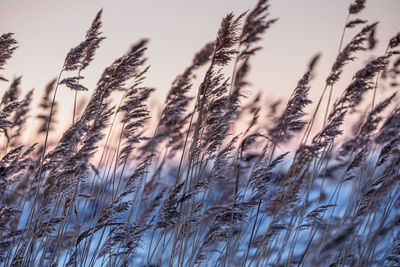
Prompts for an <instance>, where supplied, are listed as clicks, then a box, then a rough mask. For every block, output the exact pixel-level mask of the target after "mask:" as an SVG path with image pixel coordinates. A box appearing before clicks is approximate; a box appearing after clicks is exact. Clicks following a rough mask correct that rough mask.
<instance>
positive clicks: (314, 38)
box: [0, 0, 400, 120]
mask: <svg viewBox="0 0 400 267" xmlns="http://www.w3.org/2000/svg"><path fill="white" fill-rule="evenodd" d="M256 2H257V1H255V0H251V1H250V0H246V1H244V0H225V1H222V0H218V1H215V0H213V1H212V0H202V1H187V0H186V1H183V0H170V1H155V0H148V1H137V0H130V1H127V0H114V1H76V0H72V1H50V0H36V1H28V0H20V1H15V0H3V1H1V4H0V6H1V8H0V29H1V32H2V33H6V32H13V33H14V34H15V36H14V37H15V38H16V39H17V41H18V42H19V48H18V49H17V50H16V51H15V53H14V55H13V57H12V58H11V59H10V60H9V61H8V63H7V65H6V66H5V70H3V71H2V75H3V76H4V77H6V78H8V79H12V77H15V76H19V75H23V78H22V88H23V90H29V89H32V88H36V90H35V96H36V101H37V100H38V98H39V96H40V95H41V93H42V89H43V87H44V86H45V84H46V83H47V82H48V81H49V80H50V79H52V78H54V77H56V76H57V75H58V73H59V71H60V68H61V66H62V63H63V61H64V58H65V55H66V54H67V52H68V51H69V49H70V48H72V47H74V46H76V45H77V44H79V43H80V42H81V41H82V40H83V39H84V35H85V33H86V30H87V29H88V28H89V26H90V24H91V22H92V20H93V18H94V16H95V15H96V13H97V11H98V10H100V9H101V8H103V9H104V10H103V28H102V31H103V36H105V37H106V39H105V40H104V41H103V43H102V44H101V47H100V49H99V50H97V54H96V56H95V60H94V61H93V63H92V64H91V65H90V66H89V67H88V68H87V70H85V71H84V73H83V74H82V75H83V76H85V80H84V81H83V84H84V85H85V86H86V87H88V88H90V89H93V87H94V86H95V84H96V81H97V79H98V78H99V77H100V75H101V73H102V71H103V70H104V68H105V67H106V66H108V65H109V64H110V63H112V61H113V60H114V59H115V58H117V57H119V56H121V55H122V54H123V53H124V52H125V51H126V50H127V49H128V48H129V46H130V45H131V44H132V43H134V42H136V41H137V40H139V39H140V38H149V39H150V44H149V49H148V51H147V58H148V61H147V63H148V64H149V65H151V68H150V71H149V72H148V75H147V77H148V78H147V80H146V82H145V84H146V85H148V86H153V87H155V88H157V93H156V94H155V97H153V100H152V101H153V103H156V102H157V103H161V102H162V101H163V100H164V97H165V94H166V92H167V90H168V89H169V86H170V84H171V82H172V81H173V80H174V78H175V76H176V75H177V74H179V73H181V72H182V71H183V70H184V68H185V67H186V66H187V65H188V64H189V63H190V61H191V59H192V57H193V55H194V53H195V52H197V51H198V50H199V48H201V47H202V46H203V45H204V44H205V43H207V42H209V41H212V40H213V39H214V38H215V36H216V33H217V30H218V28H219V24H220V21H221V19H222V17H224V16H225V15H226V14H227V13H228V12H231V11H232V12H234V13H235V14H240V13H242V12H244V11H246V10H248V9H252V8H253V7H254V5H255V3H256ZM352 2H353V1H347V0H346V1H345V0H335V1H333V0H296V1H295V0H271V1H270V5H271V7H270V14H271V15H270V16H271V18H275V17H276V18H279V21H278V22H277V23H275V24H274V25H273V26H272V27H271V28H270V29H269V30H268V31H267V33H266V34H265V38H264V40H263V41H261V42H260V46H263V47H264V49H263V50H262V51H260V52H259V53H258V55H257V56H256V58H254V59H253V60H252V70H251V75H250V77H249V80H250V81H251V83H252V87H251V88H249V96H252V95H255V92H256V91H259V90H262V91H263V95H264V98H270V99H271V98H273V99H278V98H280V97H283V98H284V99H285V101H286V99H287V98H288V97H289V95H290V94H291V92H292V90H293V88H294V87H295V86H296V83H297V81H298V79H299V78H300V77H301V76H302V74H303V73H304V70H305V68H306V66H307V63H308V61H309V59H310V58H311V57H312V56H313V55H315V54H316V53H318V52H320V53H322V58H321V60H320V63H319V65H318V69H317V70H316V75H317V76H316V78H315V79H314V80H313V83H312V88H311V98H312V99H313V100H314V101H315V100H316V98H317V97H318V96H319V94H320V92H321V90H322V89H323V86H324V81H325V79H326V76H327V75H328V73H329V71H330V68H331V66H332V64H333V62H334V60H335V57H336V55H337V53H338V46H339V41H340V36H341V33H342V30H343V26H344V24H345V20H346V16H347V13H348V7H349V5H350V4H351V3H352ZM399 11H400V1H399V0H368V1H367V4H366V8H365V10H363V11H362V12H361V13H360V14H359V15H358V16H357V17H360V18H362V19H367V20H368V21H369V22H375V21H379V22H380V24H379V26H378V31H377V39H378V41H379V42H378V45H377V47H376V48H375V49H374V50H373V51H367V52H363V53H359V54H358V56H359V58H358V61H356V62H354V63H352V64H350V65H349V66H346V69H345V73H344V75H343V77H342V79H341V82H340V83H338V86H337V88H336V90H337V91H336V95H337V94H338V93H339V92H341V91H342V90H343V89H344V86H345V85H346V84H348V82H349V81H350V79H351V77H352V74H353V73H354V72H355V71H356V70H357V68H358V67H359V66H361V65H362V63H364V62H365V61H366V60H367V59H369V58H370V57H372V56H374V55H381V54H383V53H384V51H385V48H386V45H387V42H388V40H389V39H390V38H391V37H392V36H393V35H395V34H396V33H397V32H398V31H399V30H400V19H399ZM357 30H358V28H357V29H356V30H349V31H347V33H346V36H345V43H346V42H347V41H348V40H349V39H350V38H351V37H352V36H354V34H355V33H356V31H357ZM353 69H354V71H352V70H353ZM0 86H1V90H3V91H4V90H5V89H6V88H7V87H8V86H9V84H8V83H4V82H3V83H1V84H0ZM194 89H196V88H194ZM89 93H90V91H89ZM89 93H86V94H82V95H86V96H87V97H88V96H89ZM193 94H195V92H193ZM378 99H379V96H378ZM57 100H58V101H59V102H60V111H61V117H62V116H66V117H68V118H70V112H71V110H72V102H73V93H72V92H71V91H70V90H69V89H67V88H66V87H61V88H60V89H59V93H58V97H57ZM68 120H69V119H68Z"/></svg>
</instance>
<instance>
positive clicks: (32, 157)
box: [0, 0, 400, 266]
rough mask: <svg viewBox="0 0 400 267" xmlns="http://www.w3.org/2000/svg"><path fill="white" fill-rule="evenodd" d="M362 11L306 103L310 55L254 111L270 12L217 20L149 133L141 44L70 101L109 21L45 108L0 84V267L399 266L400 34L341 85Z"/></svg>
mask: <svg viewBox="0 0 400 267" xmlns="http://www.w3.org/2000/svg"><path fill="white" fill-rule="evenodd" d="M364 7H365V0H355V1H354V2H353V3H352V4H351V5H350V7H349V9H348V11H347V12H348V16H347V21H345V22H344V24H345V27H344V29H343V33H342V39H341V40H338V44H337V45H338V47H339V53H338V55H337V58H336V60H335V62H332V68H331V71H330V74H329V75H328V77H326V82H325V86H324V88H322V90H320V96H319V98H317V99H310V97H309V95H308V94H309V89H310V81H311V80H312V79H313V78H314V77H315V70H316V69H318V59H319V55H316V56H315V57H313V58H312V60H311V61H310V62H309V64H308V67H307V70H306V71H305V73H304V75H303V76H302V77H298V83H297V85H294V86H293V88H291V89H290V90H291V91H292V94H291V96H290V98H289V99H286V100H283V101H281V102H270V103H269V104H268V105H266V104H265V103H264V102H263V101H261V93H262V92H260V94H256V93H255V94H252V95H251V96H250V97H248V93H246V90H247V88H248V87H251V81H249V80H248V73H249V70H250V65H251V61H252V59H253V58H254V57H256V56H257V53H258V51H259V50H260V49H261V47H259V45H258V44H259V41H260V40H261V39H262V38H263V37H264V34H268V29H269V28H270V27H274V25H275V23H279V21H278V20H277V19H276V18H274V17H273V16H272V15H270V14H269V10H268V9H269V4H268V1H267V0H259V1H258V3H257V5H256V6H255V7H254V8H253V9H251V10H249V11H247V12H245V13H243V14H239V15H234V14H228V15H226V16H225V17H224V18H223V19H222V22H221V24H220V26H219V29H218V30H217V33H216V38H215V40H211V42H209V43H205V44H204V46H203V48H201V49H200V50H199V51H198V52H197V53H196V54H195V55H194V57H193V61H192V62H191V63H190V64H189V66H188V67H187V68H186V69H185V68H182V70H183V72H182V73H181V74H179V75H177V76H176V79H175V80H174V82H173V83H172V85H170V89H169V92H168V95H167V98H166V100H165V103H163V104H162V112H161V113H160V115H159V116H152V117H150V111H149V106H148V102H149V101H148V100H149V97H151V95H152V93H153V92H154V91H155V89H154V88H150V87H146V86H145V84H146V81H147V79H149V78H148V77H147V71H148V69H149V66H148V65H147V63H146V48H147V45H148V40H147V39H142V40H139V41H137V42H136V43H135V44H134V45H132V46H131V47H130V48H129V50H128V51H127V52H126V53H125V54H123V55H121V57H119V58H117V59H116V60H115V61H114V62H113V63H112V64H111V65H109V66H108V67H106V68H105V70H104V72H103V74H102V75H101V77H100V78H99V80H98V82H97V85H96V86H95V88H85V86H83V85H82V82H81V81H82V79H84V78H83V74H84V72H85V70H86V69H87V68H90V63H91V62H92V60H93V58H94V57H95V54H96V51H97V50H98V48H99V47H101V44H102V40H103V39H104V38H105V37H104V36H103V35H102V32H101V27H102V13H103V10H100V11H99V12H98V13H97V15H96V17H95V18H94V20H93V22H92V24H91V26H90V28H89V29H88V31H87V33H86V36H85V37H84V39H83V41H82V42H81V43H80V44H78V45H77V46H76V47H74V48H72V49H71V50H70V51H69V52H68V53H67V54H66V57H65V59H64V63H63V67H62V69H60V70H59V76H58V78H56V79H54V80H52V81H50V82H49V83H48V85H47V86H46V88H44V90H43V91H42V92H41V94H42V98H41V100H40V103H39V106H37V107H34V106H33V104H32V100H33V91H29V92H28V93H26V94H25V95H21V88H20V83H21V77H17V78H14V79H11V80H10V81H9V80H7V77H2V76H0V79H1V81H0V82H1V84H0V85H1V86H2V88H5V89H4V91H3V93H2V94H3V96H2V100H1V104H0V105H1V106H0V130H1V136H0V137H1V140H0V141H1V153H2V155H1V160H0V178H1V179H0V190H1V197H0V235H1V238H0V262H1V265H2V266H197V265H199V266H400V231H399V230H400V199H399V197H400V192H399V191H400V184H399V180H400V173H399V168H400V150H399V144H400V132H399V129H400V107H399V103H400V102H399V98H398V96H397V95H396V92H397V89H398V86H399V85H398V83H397V79H398V78H397V76H398V74H399V73H400V52H399V51H400V50H399V48H400V33H397V35H396V33H394V34H393V36H394V37H393V38H392V39H390V42H389V43H388V44H387V49H386V51H385V52H384V53H383V54H382V55H379V56H377V57H375V58H373V59H371V60H369V61H368V62H367V63H365V64H364V65H363V66H362V68H361V69H359V70H358V71H356V72H354V73H352V75H353V78H352V80H351V82H350V83H349V84H348V85H347V86H345V87H341V86H338V85H337V83H338V81H339V80H340V78H341V76H342V74H343V72H344V71H348V70H347V69H346V65H347V64H348V63H349V62H351V61H354V60H357V56H358V54H360V53H363V51H364V50H371V49H373V48H374V46H375V44H376V39H375V32H376V30H377V28H376V25H377V23H376V22H368V21H366V20H364V19H362V17H360V14H359V13H360V12H361V11H362V10H363V9H364ZM104 12H106V10H104ZM217 27H218V26H217V25H216V29H217ZM350 28H353V29H352V30H354V29H356V30H357V33H356V34H355V35H354V36H352V37H351V38H349V40H350V41H349V42H347V43H346V42H345V41H344V40H345V39H346V38H343V37H344V36H348V35H349V32H348V29H350ZM17 46H18V42H17V40H15V39H14V35H13V34H12V33H4V34H2V35H1V36H0V70H1V69H4V68H6V63H7V61H8V60H9V59H10V58H11V57H12V54H13V52H14V50H15V49H18V48H17ZM98 52H99V53H100V52H101V51H100V50H99V51H98ZM60 60H62V59H60ZM196 82H198V83H199V84H200V86H199V87H198V88H192V87H193V84H196ZM383 86H385V87H386V89H385V91H384V93H385V94H387V97H386V98H385V100H384V101H381V102H378V101H377V100H376V99H377V95H378V94H379V95H380V94H383V92H382V88H381V87H383ZM61 88H63V89H62V90H66V88H70V89H71V90H73V91H74V94H75V99H74V102H72V103H71V110H72V111H73V112H71V114H70V118H71V122H69V123H67V125H62V124H61V123H60V122H59V121H58V120H57V116H58V113H59V112H60V110H58V108H57V107H58V106H57V103H58V101H60V99H58V98H57V91H58V90H61ZM288 90H289V88H288ZM82 91H89V92H91V97H90V99H89V100H87V101H86V102H85V101H84V100H82V95H81V94H82ZM333 91H339V92H340V96H339V97H338V98H337V99H333V97H332V95H333V94H332V92H333ZM192 92H196V94H194V95H193V94H191V93H192ZM160 105H161V104H160ZM309 110H311V112H308V111H309ZM63 112H64V113H65V111H63ZM32 114H35V115H32ZM32 121H35V122H37V123H38V124H39V127H38V128H37V129H36V128H34V127H32V125H33V124H32V123H31V122H32ZM64 126H65V127H66V129H65V131H64V133H63V135H62V136H57V135H56V133H55V132H56V131H55V128H56V127H64ZM27 133H28V135H31V136H35V138H34V139H35V140H38V141H37V142H36V143H29V142H27V141H25V140H27V138H25V137H26V135H27ZM29 140H32V138H31V139H29Z"/></svg>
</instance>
